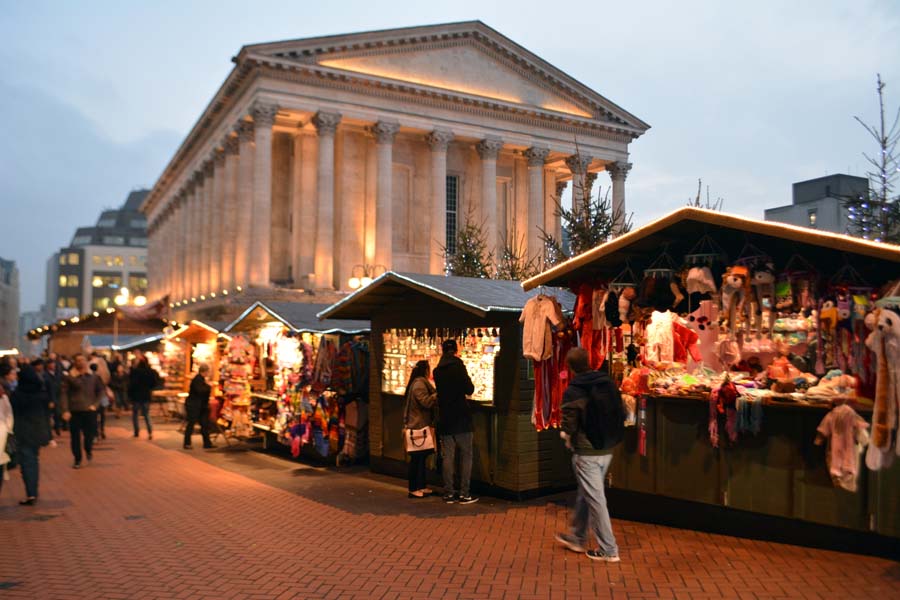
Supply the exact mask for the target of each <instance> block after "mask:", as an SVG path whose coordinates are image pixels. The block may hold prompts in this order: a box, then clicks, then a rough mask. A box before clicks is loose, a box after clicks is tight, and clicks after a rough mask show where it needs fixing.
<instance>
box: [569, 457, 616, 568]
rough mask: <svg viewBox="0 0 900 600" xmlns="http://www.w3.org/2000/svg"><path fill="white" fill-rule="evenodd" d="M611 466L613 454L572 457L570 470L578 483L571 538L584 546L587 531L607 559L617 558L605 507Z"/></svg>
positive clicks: (610, 524)
mask: <svg viewBox="0 0 900 600" xmlns="http://www.w3.org/2000/svg"><path fill="white" fill-rule="evenodd" d="M611 463H612V454H605V455H602V456H580V455H578V454H575V455H574V456H572V467H573V469H574V470H575V479H576V480H577V481H578V495H577V496H576V497H575V507H574V508H573V509H572V536H573V537H575V539H577V540H578V541H579V542H581V544H582V545H586V542H587V539H588V530H589V529H590V533H592V534H593V535H594V538H595V539H596V540H597V544H598V545H599V546H600V549H601V550H602V551H603V554H605V555H607V556H618V555H619V546H618V545H617V544H616V536H615V535H613V530H612V523H611V522H610V520H609V510H608V509H607V507H606V492H605V491H604V489H603V482H604V480H605V479H606V472H607V471H608V470H609V465H610V464H611Z"/></svg>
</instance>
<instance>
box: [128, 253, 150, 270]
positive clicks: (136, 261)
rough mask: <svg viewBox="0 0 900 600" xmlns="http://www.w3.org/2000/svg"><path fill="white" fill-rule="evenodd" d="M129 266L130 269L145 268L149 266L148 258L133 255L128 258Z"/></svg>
mask: <svg viewBox="0 0 900 600" xmlns="http://www.w3.org/2000/svg"><path fill="white" fill-rule="evenodd" d="M128 266H129V267H145V266H147V257H146V256H135V255H131V256H129V257H128Z"/></svg>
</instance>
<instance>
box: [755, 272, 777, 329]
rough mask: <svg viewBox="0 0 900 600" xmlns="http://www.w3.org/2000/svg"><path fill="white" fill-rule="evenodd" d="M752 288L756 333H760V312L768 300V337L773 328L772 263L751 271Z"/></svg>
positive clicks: (773, 274) (773, 289) (773, 286)
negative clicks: (754, 301)
mask: <svg viewBox="0 0 900 600" xmlns="http://www.w3.org/2000/svg"><path fill="white" fill-rule="evenodd" d="M750 283H751V285H752V286H753V296H754V298H755V299H756V318H755V326H756V331H758V332H762V311H763V307H764V306H765V304H766V302H765V301H766V299H768V308H769V323H768V327H769V335H771V334H772V330H773V329H774V328H775V267H774V266H773V265H772V263H765V264H762V265H758V266H757V267H756V268H755V269H753V275H752V276H751V278H750Z"/></svg>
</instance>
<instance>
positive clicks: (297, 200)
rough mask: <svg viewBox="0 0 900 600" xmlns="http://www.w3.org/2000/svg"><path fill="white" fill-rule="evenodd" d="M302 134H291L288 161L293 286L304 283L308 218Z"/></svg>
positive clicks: (290, 263)
mask: <svg viewBox="0 0 900 600" xmlns="http://www.w3.org/2000/svg"><path fill="white" fill-rule="evenodd" d="M304 137H305V136H303V135H302V134H301V133H299V131H298V132H296V133H294V134H292V135H291V161H290V169H289V173H290V187H289V189H290V206H291V226H290V239H289V245H290V252H291V257H290V260H289V262H288V264H289V265H291V279H293V280H294V287H295V288H296V287H303V286H304V285H305V280H304V276H305V275H306V272H304V271H303V250H302V244H303V235H302V233H301V232H302V230H303V221H304V219H307V218H309V216H308V215H307V214H306V211H305V210H304V209H305V208H306V207H305V206H304V205H303V161H304V156H303V138H304Z"/></svg>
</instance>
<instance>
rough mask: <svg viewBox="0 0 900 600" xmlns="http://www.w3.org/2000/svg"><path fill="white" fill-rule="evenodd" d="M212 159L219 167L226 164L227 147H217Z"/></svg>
mask: <svg viewBox="0 0 900 600" xmlns="http://www.w3.org/2000/svg"><path fill="white" fill-rule="evenodd" d="M212 160H213V164H215V165H216V167H217V168H218V167H221V166H223V165H224V164H225V149H224V148H216V149H215V150H213V156H212Z"/></svg>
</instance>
